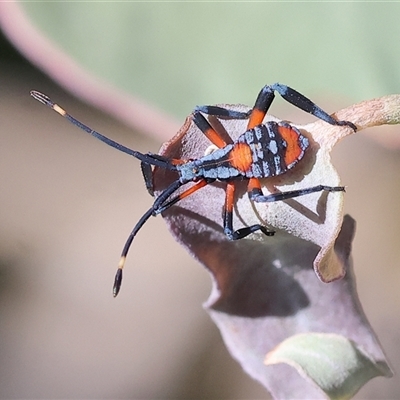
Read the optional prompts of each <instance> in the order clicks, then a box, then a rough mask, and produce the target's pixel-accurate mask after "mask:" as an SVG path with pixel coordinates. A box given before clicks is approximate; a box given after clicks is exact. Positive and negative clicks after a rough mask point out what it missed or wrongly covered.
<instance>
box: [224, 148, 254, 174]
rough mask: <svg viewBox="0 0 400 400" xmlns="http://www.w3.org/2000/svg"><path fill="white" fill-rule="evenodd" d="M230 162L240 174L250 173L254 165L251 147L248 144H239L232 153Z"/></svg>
mask: <svg viewBox="0 0 400 400" xmlns="http://www.w3.org/2000/svg"><path fill="white" fill-rule="evenodd" d="M229 162H230V164H231V165H232V167H234V168H236V169H238V170H239V171H240V172H246V171H248V170H249V169H250V168H251V164H252V163H253V156H252V153H251V149H250V146H249V145H248V144H246V143H237V144H236V145H235V146H234V147H233V149H232V150H231V152H230V155H229Z"/></svg>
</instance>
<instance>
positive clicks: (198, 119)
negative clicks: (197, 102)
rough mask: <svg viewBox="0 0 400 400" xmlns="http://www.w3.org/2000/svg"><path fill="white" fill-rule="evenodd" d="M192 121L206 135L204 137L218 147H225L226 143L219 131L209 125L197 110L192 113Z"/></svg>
mask: <svg viewBox="0 0 400 400" xmlns="http://www.w3.org/2000/svg"><path fill="white" fill-rule="evenodd" d="M192 118H193V122H194V123H195V124H196V126H197V127H198V128H199V129H200V130H201V131H202V132H203V133H204V135H206V137H207V138H208V139H209V140H210V141H211V142H212V143H213V144H215V145H216V146H217V147H219V148H220V149H221V148H223V147H225V146H226V145H227V143H226V142H225V140H224V139H222V137H221V136H220V135H219V133H218V132H217V131H216V130H215V129H214V128H213V127H212V126H211V125H210V123H209V122H208V121H207V119H206V118H205V117H204V116H203V115H202V114H201V113H200V112H198V111H195V112H194V113H193V117H192Z"/></svg>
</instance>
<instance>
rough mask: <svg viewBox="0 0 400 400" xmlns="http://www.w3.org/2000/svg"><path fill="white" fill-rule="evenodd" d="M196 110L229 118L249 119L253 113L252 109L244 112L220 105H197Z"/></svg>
mask: <svg viewBox="0 0 400 400" xmlns="http://www.w3.org/2000/svg"><path fill="white" fill-rule="evenodd" d="M194 111H195V112H196V111H201V112H202V113H204V114H207V115H214V116H216V117H222V118H228V119H247V118H249V115H250V113H251V110H250V111H247V112H243V111H235V110H229V109H228V108H225V107H219V106H197V107H195V109H194Z"/></svg>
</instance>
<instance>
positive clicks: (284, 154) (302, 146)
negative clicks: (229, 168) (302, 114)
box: [229, 121, 309, 178]
mask: <svg viewBox="0 0 400 400" xmlns="http://www.w3.org/2000/svg"><path fill="white" fill-rule="evenodd" d="M308 146H309V142H308V139H307V138H306V137H305V136H303V135H302V134H301V132H300V131H299V130H298V129H297V128H295V127H293V126H291V125H290V124H288V123H285V122H279V123H278V122H273V121H270V122H267V123H266V124H263V125H258V126H256V127H255V128H253V129H249V130H248V131H246V132H245V133H244V134H243V135H241V136H239V138H238V140H237V141H236V142H235V144H234V146H233V149H232V150H231V152H230V157H229V158H230V163H231V164H232V165H233V166H234V167H235V168H237V169H238V170H239V171H240V172H241V173H242V174H243V175H244V176H246V177H247V178H267V177H269V176H276V175H281V174H283V173H284V172H286V171H288V170H289V169H291V168H293V167H294V166H295V165H296V164H297V162H298V161H300V160H301V159H302V158H303V156H304V153H305V150H306V149H307V147H308Z"/></svg>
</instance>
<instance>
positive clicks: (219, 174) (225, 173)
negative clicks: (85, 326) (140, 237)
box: [31, 83, 357, 296]
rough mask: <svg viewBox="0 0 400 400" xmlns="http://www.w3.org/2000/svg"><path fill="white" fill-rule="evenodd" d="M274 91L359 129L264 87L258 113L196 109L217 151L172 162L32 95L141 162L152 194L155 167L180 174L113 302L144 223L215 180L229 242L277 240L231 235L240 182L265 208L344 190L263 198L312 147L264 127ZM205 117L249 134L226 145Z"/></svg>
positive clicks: (277, 125)
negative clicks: (269, 181) (221, 192)
mask: <svg viewBox="0 0 400 400" xmlns="http://www.w3.org/2000/svg"><path fill="white" fill-rule="evenodd" d="M275 91H277V92H278V93H279V94H280V95H281V96H282V97H283V98H284V99H285V100H287V101H288V102H289V103H292V104H293V105H295V106H296V107H298V108H300V109H301V110H303V111H305V112H308V113H310V114H312V115H314V116H315V117H318V118H320V119H322V120H323V121H325V122H327V123H329V124H331V125H339V126H346V127H349V128H351V129H353V130H354V131H355V130H356V129H357V127H356V126H355V125H354V124H352V123H351V122H348V121H337V120H335V119H334V118H332V117H331V116H330V115H329V114H328V113H326V112H325V111H324V110H322V109H321V108H320V107H318V106H317V105H316V104H315V103H313V102H312V101H311V100H309V99H308V98H307V97H305V96H304V95H302V94H301V93H299V92H297V91H296V90H294V89H292V88H290V87H288V86H286V85H282V84H280V83H275V84H273V85H266V86H264V87H263V88H262V89H261V91H260V93H259V95H258V97H257V100H256V102H255V104H254V107H253V108H252V109H251V110H250V111H248V112H240V111H235V110H230V109H227V108H224V107H218V106H201V107H196V108H195V110H194V112H193V114H192V121H193V123H194V124H195V126H196V127H197V128H198V129H199V130H200V131H201V132H203V134H204V135H205V136H206V137H207V138H208V139H209V140H210V141H211V142H212V143H213V145H215V146H216V147H217V149H216V150H215V151H214V152H212V153H210V154H207V155H205V156H203V157H201V158H199V159H195V160H189V161H188V160H170V159H168V158H166V157H164V156H160V155H157V154H151V153H148V154H143V153H140V152H138V151H135V150H132V149H129V148H127V147H125V146H123V145H121V144H119V143H116V142H114V141H113V140H111V139H109V138H107V137H105V136H103V135H102V134H100V133H99V132H96V131H94V130H93V129H91V128H89V127H88V126H86V125H84V124H82V123H81V122H79V121H78V120H76V119H75V118H74V117H72V116H71V115H69V114H68V113H67V112H66V111H65V110H63V109H62V108H61V107H60V106H58V105H57V104H55V103H53V102H52V101H51V100H50V99H49V98H48V97H47V96H45V95H43V94H42V93H39V92H35V91H33V92H31V94H32V96H33V97H34V98H35V99H37V100H39V101H40V102H42V103H44V104H46V105H47V106H49V107H51V108H52V109H53V110H55V111H56V112H58V113H59V114H60V115H62V116H63V117H65V118H67V119H68V120H69V121H70V122H72V123H73V124H74V125H77V126H78V127H79V128H81V129H83V130H84V131H86V132H88V133H90V134H91V135H93V136H94V137H96V138H97V139H100V140H101V141H103V142H105V143H106V144H108V145H110V146H112V147H114V148H116V149H118V150H120V151H123V152H125V153H127V154H129V155H132V156H133V157H135V158H137V159H139V160H140V161H141V167H142V173H143V177H144V180H145V183H146V187H147V190H148V191H149V193H150V194H152V195H154V188H153V180H152V176H153V170H152V166H157V167H160V168H165V169H169V170H173V171H176V172H177V173H178V179H177V180H176V181H174V182H172V183H171V184H170V185H169V186H168V187H167V188H166V189H164V190H163V191H162V192H161V193H160V194H159V195H158V197H156V199H155V200H154V203H153V205H152V206H151V207H150V209H149V210H147V211H146V212H145V213H144V214H143V216H142V217H141V218H140V220H139V221H138V222H137V224H136V225H135V227H134V228H133V230H132V232H131V234H130V235H129V237H128V240H127V241H126V243H125V246H124V248H123V250H122V255H121V259H120V263H119V265H118V270H117V274H116V276H115V281H114V287H113V293H114V296H116V295H117V294H118V292H119V290H120V287H121V282H122V268H123V267H124V264H125V259H126V255H127V253H128V251H129V248H130V246H131V244H132V241H133V239H134V237H135V236H136V234H137V233H138V232H139V230H140V229H141V227H142V226H143V225H144V223H145V222H146V221H147V220H148V219H149V218H150V217H151V216H155V215H158V214H160V213H162V212H163V211H165V210H167V209H168V208H169V207H171V206H173V205H174V204H176V203H177V202H179V201H180V200H182V199H184V198H185V197H187V196H190V195H191V194H193V193H194V192H195V191H197V190H199V189H201V188H202V187H204V186H206V185H208V184H211V183H213V182H215V181H217V180H218V181H223V182H226V195H225V204H224V208H223V210H224V211H223V230H224V233H225V234H226V236H227V237H228V238H229V239H230V240H237V239H242V238H245V237H246V236H248V235H250V234H251V233H254V232H257V231H261V232H262V233H264V234H265V235H267V236H273V235H274V232H273V231H271V230H268V229H267V228H266V227H265V226H263V225H260V224H255V225H251V226H246V227H243V228H240V229H237V230H234V229H233V205H234V193H235V183H234V182H235V180H236V179H242V180H247V181H248V185H247V191H248V195H249V198H250V200H251V201H255V202H261V203H263V202H274V201H280V200H286V199H290V198H293V197H298V196H304V195H306V194H309V193H314V192H319V191H322V190H325V191H328V192H338V191H343V190H344V188H343V187H342V186H326V185H323V184H321V185H317V186H313V187H309V188H304V189H299V190H291V191H287V192H278V193H272V194H269V195H264V194H263V192H262V190H261V184H260V181H259V179H261V178H269V177H273V176H277V175H282V174H284V173H285V172H287V171H288V170H290V169H292V168H294V167H295V166H296V165H297V163H298V162H299V161H300V160H301V159H302V158H303V156H304V154H305V152H306V151H307V148H308V147H309V141H308V139H307V137H305V136H304V135H303V134H302V133H301V132H300V131H299V130H298V129H297V128H295V127H294V126H292V125H290V124H289V123H286V122H274V121H268V122H265V123H263V120H264V117H265V115H266V113H267V111H268V109H269V107H270V106H271V103H272V101H273V100H274V98H275V94H274V92H275ZM206 115H213V116H217V117H220V118H228V119H247V120H248V123H247V128H246V130H245V131H244V132H243V133H242V134H241V135H240V136H239V137H238V139H237V140H236V141H235V142H231V143H226V142H225V140H224V139H223V138H222V137H221V136H220V135H219V134H218V133H217V131H216V130H214V128H213V127H212V126H211V124H210V122H209V121H208V120H207V119H206V117H205V116H206ZM190 182H193V183H194V184H193V185H192V186H190V187H189V188H188V189H185V190H183V191H181V192H180V193H179V194H178V195H174V194H175V193H176V192H177V190H178V189H179V188H181V187H182V186H183V185H186V184H187V183H190Z"/></svg>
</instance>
